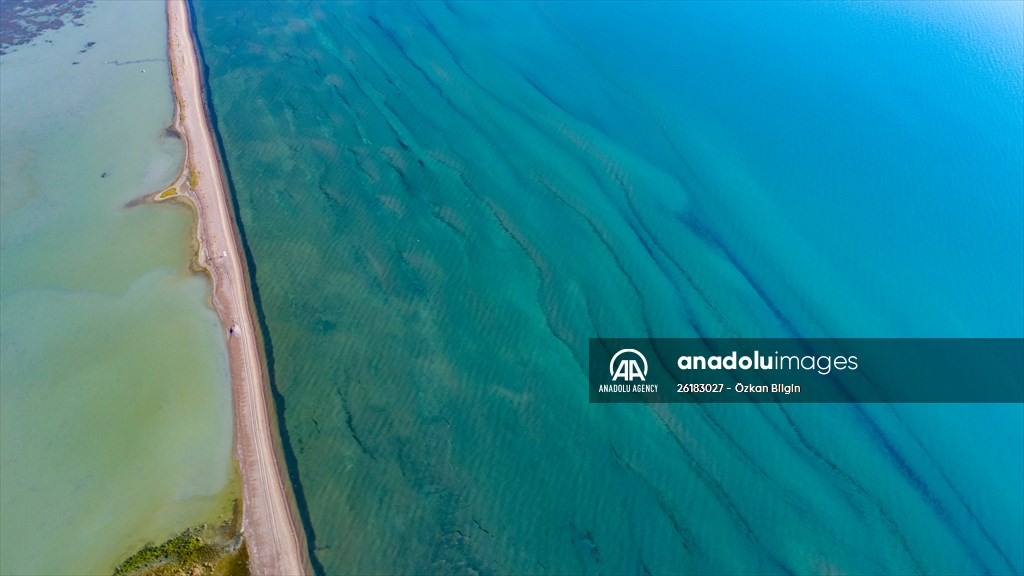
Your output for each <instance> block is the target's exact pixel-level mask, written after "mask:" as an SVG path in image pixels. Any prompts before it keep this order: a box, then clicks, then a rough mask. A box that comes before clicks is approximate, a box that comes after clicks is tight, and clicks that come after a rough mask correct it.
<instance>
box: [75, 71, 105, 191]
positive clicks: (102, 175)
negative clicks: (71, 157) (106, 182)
mask: <svg viewBox="0 0 1024 576" xmlns="http://www.w3.org/2000/svg"><path fill="white" fill-rule="evenodd" d="M76 64H77V62H76ZM107 176H110V172H104V173H103V174H100V178H106V177H107Z"/></svg>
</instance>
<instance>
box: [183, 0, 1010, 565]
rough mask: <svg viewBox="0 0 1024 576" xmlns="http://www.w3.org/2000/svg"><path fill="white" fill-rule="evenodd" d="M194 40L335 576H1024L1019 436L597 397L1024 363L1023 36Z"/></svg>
mask: <svg viewBox="0 0 1024 576" xmlns="http://www.w3.org/2000/svg"><path fill="white" fill-rule="evenodd" d="M195 9H196V11H197V15H196V19H197V24H198V35H199V39H200V41H201V44H202V50H203V57H204V60H205V63H206V65H207V66H208V83H209V88H210V98H211V104H212V107H213V110H214V111H215V114H216V120H215V123H216V127H217V130H218V131H219V134H220V138H221V143H222V145H223V147H224V152H225V159H226V162H227V169H228V172H229V176H230V180H231V185H232V189H233V193H234V197H235V202H236V208H237V212H238V215H239V220H240V223H241V225H242V228H243V235H244V238H245V243H246V246H247V250H248V255H249V258H250V265H251V266H250V269H251V270H252V271H253V274H254V280H255V281H254V288H255V291H256V293H257V300H258V309H259V312H260V318H261V324H262V326H263V329H264V331H265V338H266V342H267V351H268V355H269V357H270V364H271V373H272V386H273V389H274V392H275V397H276V400H277V408H278V415H279V418H280V422H281V424H282V430H283V435H284V438H283V440H284V444H285V452H286V456H287V460H288V466H289V471H290V475H291V479H292V482H293V485H294V487H295V490H296V495H297V500H298V503H299V509H300V515H301V517H302V521H303V523H304V525H305V531H306V534H307V536H308V538H309V552H310V556H311V558H312V563H313V565H314V568H315V569H316V571H317V572H318V573H325V574H337V573H360V574H396V573H428V572H429V573H464V572H480V573H515V574H530V573H558V574H579V573H593V574H596V573H605V574H622V573H643V572H649V573H653V574H662V573H663V574H679V573H691V574H723V573H728V574H769V573H798V574H805V573H848V574H875V573H900V574H912V573H929V574H970V573H977V574H983V573H991V574H1020V573H1021V572H1022V571H1024V545H1022V542H1024V496H1022V494H1024V408H1022V406H1020V405H999V406H989V405H972V406H938V405H921V406H918V405H901V406H842V405H830V406H806V405H805V406H785V405H783V406H767V405H758V406H733V405H730V406H714V405H712V406H682V405H672V406H638V405H591V404H589V403H588V402H587V389H586V383H585V382H586V376H585V373H586V361H587V358H586V349H587V348H586V347H587V339H588V338H590V337H594V336H619V337H631V336H647V335H651V336H674V337H688V336H694V335H699V336H718V337H722V336H742V337H757V336H837V337H839V336H843V337H911V336H959V337H980V336H1009V337H1022V336H1024V302H1022V296H1021V295H1022V293H1024V279H1022V278H1024V218H1022V217H1021V215H1022V210H1024V208H1022V206H1024V202H1022V196H1024V173H1022V172H1024V171H1022V166H1024V150H1022V138H1021V134H1022V132H1024V120H1022V112H1021V102H1022V99H1024V90H1022V84H1024V79H1022V78H1024V73H1022V70H1021V69H1022V66H1024V64H1022V62H1024V56H1022V48H1021V45H1022V38H1024V24H1022V19H1024V12H1022V10H1024V8H1022V6H1021V4H1019V3H1018V4H1014V3H992V4H985V3H977V2H972V3H963V4H953V3H941V4H928V3H908V4H895V3H868V2H856V3H830V4H810V3H764V2H757V3H749V4H740V3H699V2H687V3H678V4H666V3H652V4H644V3H630V4H624V3H608V4H586V5H583V4H576V3H544V4H532V3H531V4H525V3H501V4H485V3H452V2H449V3H440V2H433V3H401V4H397V3H396V4H392V3H372V4H341V3H330V2H329V3H322V4H321V3H314V4H309V5H307V4H303V5H294V4H285V3H276V4H270V5H260V6H258V7H257V6H255V5H251V4H245V3H221V2H198V3H196V5H195Z"/></svg>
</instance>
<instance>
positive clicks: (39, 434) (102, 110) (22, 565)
mask: <svg viewBox="0 0 1024 576" xmlns="http://www.w3.org/2000/svg"><path fill="white" fill-rule="evenodd" d="M83 24H84V26H81V27H73V26H69V27H65V28H64V29H62V30H59V31H57V32H54V33H48V34H46V35H44V36H42V37H40V38H39V39H37V41H36V44H35V45H34V46H29V47H21V48H19V49H18V50H17V51H16V52H14V53H12V54H9V55H5V56H4V57H3V60H2V68H0V121H2V125H0V126H2V130H0V147H2V150H3V154H2V155H0V224H2V226H0V261H2V268H0V316H2V322H0V416H2V418H0V434H2V445H3V450H2V453H0V508H2V509H3V514H2V516H0V573H3V574H30V573H36V574H62V573H75V574H82V573H109V572H110V571H112V570H113V568H114V566H115V565H116V564H117V562H118V561H120V560H121V559H123V557H125V556H127V555H128V554H129V553H131V552H132V551H134V550H135V549H137V548H138V547H140V546H141V545H143V544H144V543H145V542H147V541H151V540H154V541H155V540H162V539H164V538H166V537H168V536H170V535H171V534H173V533H174V532H176V531H178V530H181V529H183V528H185V527H187V526H188V525H190V524H194V523H197V522H202V521H213V520H216V519H217V518H218V517H219V516H220V515H221V514H222V513H223V512H224V510H225V507H227V506H229V505H230V498H231V491H232V490H233V484H232V477H233V476H232V474H233V473H232V464H231V441H232V428H231V404H230V387H229V380H228V371H227V353H226V348H225V346H224V340H223V336H222V332H221V328H220V326H219V323H218V321H217V318H216V316H215V314H214V313H213V311H212V310H211V309H210V308H209V305H208V300H209V291H210V290H209V282H208V280H207V279H206V278H205V277H200V276H193V275H190V274H189V272H188V270H187V264H188V260H189V258H190V247H189V245H190V243H189V236H190V234H191V233H192V215H191V213H190V212H189V210H187V209H185V208H182V207H174V206H172V205H169V204H165V205H161V206H149V205H146V206H139V207H136V208H132V209H125V208H124V205H125V204H126V203H127V202H129V201H130V200H132V199H134V198H136V197H138V196H140V195H142V194H145V193H147V192H150V191H152V190H153V189H156V188H158V187H160V186H162V185H166V183H167V182H169V181H170V180H171V179H172V178H173V177H174V175H175V173H176V171H177V169H178V166H179V164H180V162H181V159H182V148H181V145H180V142H179V141H177V140H176V139H174V138H167V137H165V136H164V134H163V130H164V126H165V125H166V123H167V122H168V121H169V119H170V117H171V114H172V100H171V95H170V91H169V79H168V71H167V64H166V42H165V38H166V21H165V17H164V6H163V4H162V3H160V2H138V3H100V4H99V5H97V6H95V7H94V8H92V9H91V11H90V13H89V15H88V16H87V17H86V18H85V19H83ZM46 40H52V43H51V42H46ZM88 42H95V43H96V44H95V46H93V47H91V48H88V49H85V47H86V44H87V43H88ZM83 49H85V52H84V53H83V52H80V50H83ZM136 60H145V61H144V62H139V63H135V64H125V65H117V64H114V63H112V62H111V61H119V62H126V61H136ZM76 61H77V62H79V64H76V65H73V64H72V62H76ZM143 70H145V72H143ZM104 174H106V176H104Z"/></svg>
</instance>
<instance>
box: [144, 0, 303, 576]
mask: <svg viewBox="0 0 1024 576" xmlns="http://www.w3.org/2000/svg"><path fill="white" fill-rule="evenodd" d="M167 54H168V58H169V60H170V69H171V85H172V89H173V92H174V100H175V105H174V121H173V124H172V126H173V127H174V129H175V130H176V131H177V132H178V134H180V135H181V138H182V140H183V141H184V145H185V163H184V166H183V167H182V170H181V173H180V174H179V175H178V177H177V179H176V180H175V182H174V183H173V184H172V185H171V186H170V189H174V190H175V194H173V195H170V196H164V195H163V194H165V193H166V191H165V192H164V193H158V194H157V195H155V196H159V198H154V199H158V200H161V201H162V200H164V199H166V200H170V199H185V198H187V199H188V201H189V202H190V203H191V204H192V205H193V209H194V210H195V212H196V216H197V218H196V235H195V242H196V243H197V244H198V245H197V249H196V254H195V262H194V263H195V265H196V267H198V268H200V269H205V270H206V271H207V272H208V274H209V275H210V278H211V281H212V284H213V286H212V301H213V307H214V309H215V311H216V312H217V315H218V317H219V318H220V321H221V324H222V326H223V327H224V333H225V337H226V338H227V345H228V358H229V363H230V367H231V392H232V394H231V395H232V404H233V408H234V424H235V426H234V427H235V455H236V458H237V461H238V466H239V469H240V471H241V476H242V501H243V505H242V534H243V537H244V538H245V541H246V545H247V547H248V550H249V570H250V572H251V573H252V574H274V575H279V576H284V575H291V574H296V575H302V574H305V573H306V564H307V562H306V559H305V557H304V555H303V550H304V547H303V546H302V539H301V538H300V534H299V531H298V529H297V527H298V526H299V524H298V523H297V522H296V521H295V516H294V511H293V501H292V496H291V492H290V487H289V485H288V483H287V477H286V474H285V470H284V469H283V467H282V463H281V461H280V458H279V454H278V450H277V446H276V441H275V435H274V430H275V426H276V422H275V420H274V417H273V414H272V413H271V405H270V398H269V389H268V386H267V380H266V364H265V360H264V358H263V357H262V348H261V346H260V341H259V335H258V333H257V332H256V322H255V320H254V318H253V311H252V306H251V302H252V296H251V294H250V291H249V283H248V275H247V271H246V267H245V263H244V260H243V259H242V253H241V247H240V242H239V238H238V231H237V230H236V226H235V222H234V216H233V214H232V211H231V207H230V203H229V199H228V196H227V194H228V191H227V187H226V186H225V183H224V181H223V172H222V168H221V164H220V158H219V155H218V153H217V148H216V146H215V144H214V140H213V136H212V131H211V126H210V123H209V118H208V116H207V113H206V108H205V103H204V95H203V87H202V79H201V77H200V72H199V70H200V68H199V61H198V54H197V51H196V47H195V44H194V39H193V36H192V30H191V21H190V18H189V8H188V6H187V5H186V3H185V2H184V0H167Z"/></svg>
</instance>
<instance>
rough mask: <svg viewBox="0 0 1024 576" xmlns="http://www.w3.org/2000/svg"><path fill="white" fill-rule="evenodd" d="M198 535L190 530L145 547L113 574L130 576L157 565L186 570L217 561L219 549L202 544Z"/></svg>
mask: <svg viewBox="0 0 1024 576" xmlns="http://www.w3.org/2000/svg"><path fill="white" fill-rule="evenodd" d="M199 533H200V531H199V530H198V529H196V528H192V529H189V530H186V531H184V532H182V533H181V534H178V535H177V536H175V537H174V538H171V539H170V540H168V541H167V542H164V543H163V544H160V545H159V546H146V547H145V548H143V549H142V550H139V551H138V552H136V553H135V554H133V555H132V556H131V557H130V558H128V559H127V560H125V561H124V562H122V563H121V565H120V566H118V567H117V569H116V570H114V574H115V576H119V575H121V574H132V573H134V572H137V571H139V570H141V569H143V568H149V567H154V568H155V567H156V566H157V565H172V566H174V567H175V568H187V567H192V566H195V565H199V564H203V563H208V562H212V561H214V560H217V559H218V558H219V556H220V555H221V550H220V548H219V547H218V546H216V545H214V544H209V543H206V542H204V541H203V539H202V537H201V536H200V535H199Z"/></svg>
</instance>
